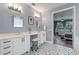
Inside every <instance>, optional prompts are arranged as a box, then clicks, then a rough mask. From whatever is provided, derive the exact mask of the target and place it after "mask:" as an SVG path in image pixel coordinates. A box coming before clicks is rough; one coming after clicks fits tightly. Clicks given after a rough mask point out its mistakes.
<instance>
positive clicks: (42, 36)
mask: <svg viewBox="0 0 79 59" xmlns="http://www.w3.org/2000/svg"><path fill="white" fill-rule="evenodd" d="M40 37H41V39H40V40H41V43H44V42H46V32H43V33H41V36H40Z"/></svg>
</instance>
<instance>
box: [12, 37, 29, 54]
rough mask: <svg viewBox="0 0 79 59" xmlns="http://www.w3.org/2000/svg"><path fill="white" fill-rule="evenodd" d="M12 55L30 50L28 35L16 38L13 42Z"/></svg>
mask: <svg viewBox="0 0 79 59" xmlns="http://www.w3.org/2000/svg"><path fill="white" fill-rule="evenodd" d="M13 50H14V55H20V54H23V53H25V52H28V51H29V50H30V36H23V37H21V38H16V39H15V42H14V49H13Z"/></svg>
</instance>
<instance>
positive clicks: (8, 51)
mask: <svg viewBox="0 0 79 59" xmlns="http://www.w3.org/2000/svg"><path fill="white" fill-rule="evenodd" d="M7 54H12V46H6V47H1V55H7Z"/></svg>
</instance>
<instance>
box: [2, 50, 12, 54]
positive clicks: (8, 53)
mask: <svg viewBox="0 0 79 59" xmlns="http://www.w3.org/2000/svg"><path fill="white" fill-rule="evenodd" d="M10 53H11V52H10V51H9V52H6V53H3V55H7V54H10Z"/></svg>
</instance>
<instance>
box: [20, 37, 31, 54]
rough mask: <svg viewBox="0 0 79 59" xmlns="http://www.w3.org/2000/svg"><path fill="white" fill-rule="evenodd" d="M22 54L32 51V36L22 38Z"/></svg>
mask: <svg viewBox="0 0 79 59" xmlns="http://www.w3.org/2000/svg"><path fill="white" fill-rule="evenodd" d="M21 45H22V53H25V52H27V51H29V50H30V36H25V37H23V38H21Z"/></svg>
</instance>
